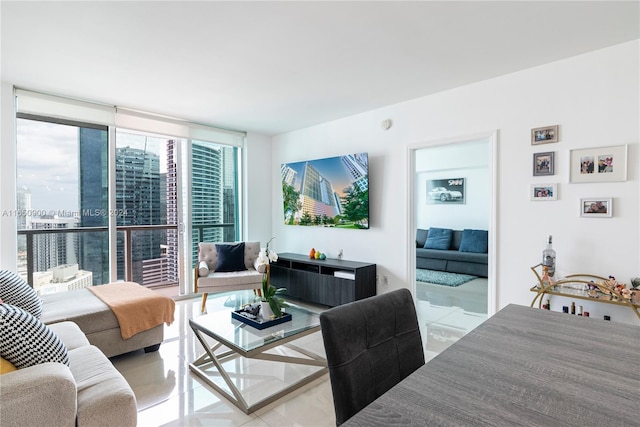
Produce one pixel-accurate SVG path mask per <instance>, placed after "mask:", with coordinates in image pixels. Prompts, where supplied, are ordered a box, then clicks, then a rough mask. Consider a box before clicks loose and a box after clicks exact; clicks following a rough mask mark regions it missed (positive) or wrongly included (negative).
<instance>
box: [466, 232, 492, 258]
mask: <svg viewBox="0 0 640 427" xmlns="http://www.w3.org/2000/svg"><path fill="white" fill-rule="evenodd" d="M488 249H489V233H488V232H487V231H486V230H472V229H468V228H465V229H464V230H462V241H461V242H460V249H459V251H460V252H474V253H481V254H482V253H487V251H488Z"/></svg>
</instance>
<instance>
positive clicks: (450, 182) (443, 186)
mask: <svg viewBox="0 0 640 427" xmlns="http://www.w3.org/2000/svg"><path fill="white" fill-rule="evenodd" d="M464 202H465V178H446V179H429V180H427V204H464Z"/></svg>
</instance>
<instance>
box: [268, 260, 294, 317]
mask: <svg viewBox="0 0 640 427" xmlns="http://www.w3.org/2000/svg"><path fill="white" fill-rule="evenodd" d="M269 279H270V277H269V266H268V265H267V272H266V273H265V274H264V275H263V276H262V301H264V302H268V303H269V307H270V308H271V311H273V315H274V316H275V317H276V318H277V317H281V316H282V307H288V304H287V303H286V301H285V300H283V299H282V298H280V297H279V296H278V295H280V294H283V293H285V292H287V288H276V287H275V286H273V285H272V284H270V283H269V281H270V280H269Z"/></svg>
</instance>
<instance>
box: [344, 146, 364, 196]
mask: <svg viewBox="0 0 640 427" xmlns="http://www.w3.org/2000/svg"><path fill="white" fill-rule="evenodd" d="M340 159H341V160H342V165H343V166H344V168H345V169H346V170H347V172H348V173H349V175H350V176H351V182H353V185H356V186H358V187H359V188H360V190H362V191H365V190H367V189H368V188H369V175H368V170H369V164H368V163H369V157H368V155H367V153H358V154H348V155H346V156H342V157H341V158H340Z"/></svg>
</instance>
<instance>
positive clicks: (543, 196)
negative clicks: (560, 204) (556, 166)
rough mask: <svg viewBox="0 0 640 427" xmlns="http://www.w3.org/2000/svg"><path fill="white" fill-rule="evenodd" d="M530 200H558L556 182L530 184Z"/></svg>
mask: <svg viewBox="0 0 640 427" xmlns="http://www.w3.org/2000/svg"><path fill="white" fill-rule="evenodd" d="M530 194H531V200H534V201H537V202H540V201H551V200H558V184H531V193H530Z"/></svg>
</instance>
